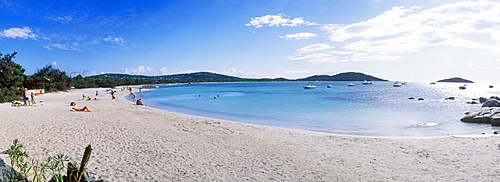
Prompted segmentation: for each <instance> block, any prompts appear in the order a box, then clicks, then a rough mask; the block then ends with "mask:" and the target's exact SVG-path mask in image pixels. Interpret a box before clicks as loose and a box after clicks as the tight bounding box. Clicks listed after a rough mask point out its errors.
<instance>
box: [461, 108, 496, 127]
mask: <svg viewBox="0 0 500 182" xmlns="http://www.w3.org/2000/svg"><path fill="white" fill-rule="evenodd" d="M466 114H467V115H466V116H464V117H463V118H462V119H460V121H463V122H468V123H488V124H493V123H492V119H493V118H496V119H495V120H494V122H500V107H481V108H479V109H476V110H474V111H470V112H467V113H466ZM499 124H500V123H499Z"/></svg>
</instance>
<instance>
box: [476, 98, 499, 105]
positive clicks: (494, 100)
mask: <svg viewBox="0 0 500 182" xmlns="http://www.w3.org/2000/svg"><path fill="white" fill-rule="evenodd" d="M481 107H500V101H498V100H496V99H490V100H488V101H486V102H485V103H484V104H483V105H482V106H481Z"/></svg>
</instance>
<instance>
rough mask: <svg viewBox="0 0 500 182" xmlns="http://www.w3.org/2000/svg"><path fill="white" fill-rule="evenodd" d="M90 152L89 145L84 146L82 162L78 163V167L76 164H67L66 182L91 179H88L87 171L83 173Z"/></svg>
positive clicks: (79, 181)
mask: <svg viewBox="0 0 500 182" xmlns="http://www.w3.org/2000/svg"><path fill="white" fill-rule="evenodd" d="M91 154H92V147H91V146H90V145H89V146H87V147H86V148H85V152H84V153H83V158H82V162H81V163H80V168H79V169H78V168H77V167H76V165H73V164H71V163H70V164H68V171H67V174H66V176H67V181H68V182H81V181H93V180H90V179H89V177H88V175H87V173H85V169H86V168H87V164H88V163H89V159H90V155H91Z"/></svg>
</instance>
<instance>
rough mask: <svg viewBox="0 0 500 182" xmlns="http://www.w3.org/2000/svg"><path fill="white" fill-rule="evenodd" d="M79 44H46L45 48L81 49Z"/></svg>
mask: <svg viewBox="0 0 500 182" xmlns="http://www.w3.org/2000/svg"><path fill="white" fill-rule="evenodd" d="M77 46H78V44H76V43H74V44H71V45H63V44H49V45H46V46H44V47H45V49H48V50H54V49H61V50H69V51H79V50H80V49H78V47H77Z"/></svg>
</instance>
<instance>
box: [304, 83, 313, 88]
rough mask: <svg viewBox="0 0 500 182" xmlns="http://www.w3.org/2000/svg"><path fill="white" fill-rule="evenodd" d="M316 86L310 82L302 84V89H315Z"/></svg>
mask: <svg viewBox="0 0 500 182" xmlns="http://www.w3.org/2000/svg"><path fill="white" fill-rule="evenodd" d="M315 88H316V86H314V85H312V84H307V85H304V89H315Z"/></svg>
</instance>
